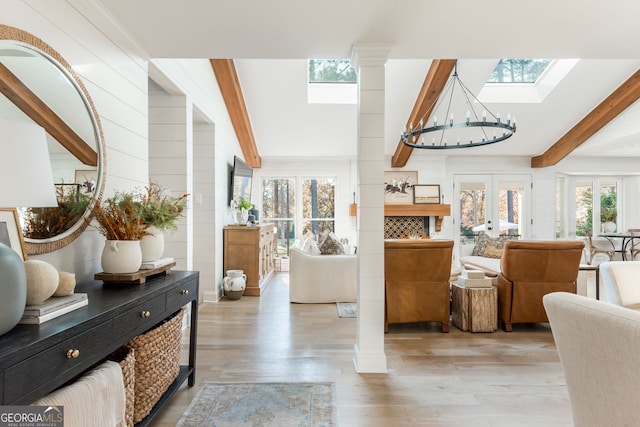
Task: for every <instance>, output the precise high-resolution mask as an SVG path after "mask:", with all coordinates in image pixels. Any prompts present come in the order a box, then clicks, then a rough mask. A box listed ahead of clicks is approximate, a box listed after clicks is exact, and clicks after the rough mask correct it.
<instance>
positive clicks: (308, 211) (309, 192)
mask: <svg viewBox="0 0 640 427" xmlns="http://www.w3.org/2000/svg"><path fill="white" fill-rule="evenodd" d="M335 192H336V180H335V178H308V179H305V180H304V181H303V182H302V231H303V232H306V231H307V230H310V231H311V232H312V233H313V234H315V235H316V236H317V235H318V233H319V232H321V231H323V230H325V229H328V230H331V231H334V230H335Z"/></svg>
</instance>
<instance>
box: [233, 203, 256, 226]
mask: <svg viewBox="0 0 640 427" xmlns="http://www.w3.org/2000/svg"><path fill="white" fill-rule="evenodd" d="M235 206H236V209H237V213H236V216H237V221H238V223H239V224H246V223H247V220H248V219H249V211H250V210H251V209H253V203H251V202H250V201H248V200H247V199H245V198H244V197H242V196H239V197H238V200H237V201H236V203H235Z"/></svg>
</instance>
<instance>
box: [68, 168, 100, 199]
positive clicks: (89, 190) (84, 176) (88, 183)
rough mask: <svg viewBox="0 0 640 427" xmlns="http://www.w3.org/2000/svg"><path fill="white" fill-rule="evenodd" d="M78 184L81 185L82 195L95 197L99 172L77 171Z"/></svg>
mask: <svg viewBox="0 0 640 427" xmlns="http://www.w3.org/2000/svg"><path fill="white" fill-rule="evenodd" d="M74 182H75V183H76V184H80V188H79V189H80V193H81V194H87V195H93V193H94V191H95V189H96V185H98V171H97V170H95V169H76V172H75V180H74Z"/></svg>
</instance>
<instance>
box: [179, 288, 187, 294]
mask: <svg viewBox="0 0 640 427" xmlns="http://www.w3.org/2000/svg"><path fill="white" fill-rule="evenodd" d="M180 293H181V294H182V295H189V289H183V290H181V291H180Z"/></svg>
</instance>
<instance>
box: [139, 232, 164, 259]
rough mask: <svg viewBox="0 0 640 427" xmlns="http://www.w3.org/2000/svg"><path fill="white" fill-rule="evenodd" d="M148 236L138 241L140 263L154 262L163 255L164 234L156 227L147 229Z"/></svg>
mask: <svg viewBox="0 0 640 427" xmlns="http://www.w3.org/2000/svg"><path fill="white" fill-rule="evenodd" d="M147 231H148V232H149V233H151V234H149V235H147V236H144V237H143V238H142V240H140V250H142V262H150V261H156V260H159V259H160V258H162V254H164V233H163V232H162V230H160V229H159V228H157V227H149V229H148V230H147Z"/></svg>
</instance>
